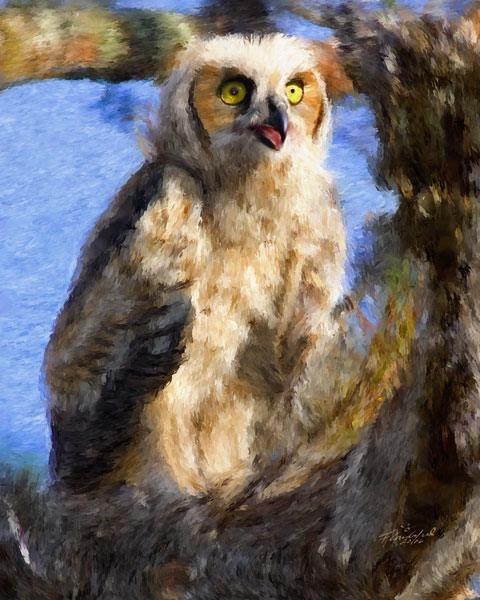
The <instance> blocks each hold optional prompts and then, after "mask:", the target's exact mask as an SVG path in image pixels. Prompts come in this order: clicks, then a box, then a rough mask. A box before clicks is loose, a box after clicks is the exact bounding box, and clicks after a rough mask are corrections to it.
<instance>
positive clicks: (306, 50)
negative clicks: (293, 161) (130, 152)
mask: <svg viewBox="0 0 480 600" xmlns="http://www.w3.org/2000/svg"><path fill="white" fill-rule="evenodd" d="M349 86H350V82H349V80H348V79H347V78H346V76H345V75H344V73H343V70H342V69H341V67H340V64H339V62H338V60H337V58H336V56H335V53H334V51H333V49H332V48H331V47H329V46H327V45H325V44H323V45H322V44H319V43H318V42H317V43H315V44H314V43H311V42H306V41H302V40H299V39H296V38H292V37H289V36H286V35H281V34H274V35H266V36H261V37H260V36H253V37H244V36H240V35H229V36H224V37H215V38H212V39H209V40H201V41H197V42H195V43H194V44H192V45H191V46H190V47H189V48H188V49H187V50H186V51H185V52H184V53H183V54H182V55H180V56H179V59H178V66H177V69H176V70H175V71H174V73H173V74H172V77H171V78H170V79H169V82H168V84H167V86H166V92H167V93H166V97H164V100H163V102H165V101H167V102H168V103H170V107H169V108H167V114H168V113H170V114H169V116H168V119H169V124H170V125H171V126H173V127H174V129H175V131H176V136H177V137H178V136H179V133H180V132H187V130H188V129H189V127H190V129H189V134H188V137H189V139H188V140H185V139H184V140H183V143H184V144H187V145H188V144H190V145H192V146H195V147H196V148H197V151H200V148H202V149H203V150H204V151H207V152H208V153H209V155H210V156H211V157H213V159H214V160H218V161H219V163H222V164H225V163H228V164H232V165H239V164H242V163H244V162H245V161H246V162H248V163H249V164H251V162H252V160H253V161H259V160H281V159H282V158H284V157H286V156H292V155H294V154H295V152H298V151H299V150H301V149H302V148H303V147H304V146H305V145H308V146H309V147H311V148H312V149H315V148H318V147H321V146H323V142H324V141H325V139H326V138H327V137H328V131H329V115H330V102H329V100H330V99H331V98H332V97H333V96H334V95H339V94H341V93H345V92H346V91H348V90H349ZM163 102H162V104H163ZM187 120H188V125H187Z"/></svg>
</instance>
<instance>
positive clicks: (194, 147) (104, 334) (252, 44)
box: [44, 34, 350, 495]
mask: <svg viewBox="0 0 480 600" xmlns="http://www.w3.org/2000/svg"><path fill="white" fill-rule="evenodd" d="M349 86H350V82H349V80H348V79H347V78H346V76H345V75H344V73H343V71H342V69H341V67H340V64H339V62H338V60H337V57H336V55H335V52H334V51H333V49H332V48H331V47H329V46H328V45H325V44H320V43H318V42H317V43H312V42H308V41H302V40H299V39H296V38H293V37H289V36H286V35H281V34H269V35H265V36H252V37H244V36H241V35H230V36H224V37H212V38H210V39H201V40H197V41H195V42H194V43H192V44H191V45H190V46H189V47H188V48H187V49H186V50H184V51H183V52H182V53H181V54H179V55H178V56H177V57H176V58H175V61H174V64H173V70H172V72H171V75H170V77H169V79H168V81H167V82H166V84H165V85H164V88H163V91H162V98H161V107H160V110H159V113H158V119H157V121H156V123H155V125H154V126H153V128H152V131H151V133H150V138H149V145H148V158H147V161H146V162H145V163H144V165H143V166H142V167H141V168H140V170H139V171H138V172H137V173H135V174H134V175H133V176H132V177H131V179H130V180H129V181H128V182H127V183H126V184H125V185H124V187H123V188H122V189H121V190H120V192H119V193H118V195H117V196H116V197H115V198H114V200H113V202H112V203H111V205H110V206H109V207H108V208H107V210H106V212H105V213H104V214H103V215H102V216H101V217H100V219H99V221H98V222H97V223H96V225H95V226H94V228H93V231H92V232H91V234H90V236H89V238H88V240H87V242H86V244H85V246H84V249H83V252H82V255H81V257H80V260H79V263H78V267H77V271H76V274H75V276H74V280H73V283H72V286H71V289H70V295H69V297H68V300H67V302H66V304H65V306H64V308H63V310H62V311H61V313H60V315H59V316H58V319H57V321H56V324H55V327H54V331H53V334H52V336H51V339H50V342H49V344H48V347H47V350H46V354H45V363H44V365H45V376H46V383H47V386H48V390H49V414H50V421H51V431H52V451H51V459H50V462H51V468H52V470H53V473H54V476H55V477H56V479H57V480H58V481H59V482H60V483H61V484H63V485H65V486H67V487H68V488H70V489H71V490H73V491H78V492H84V491H90V490H94V489H96V488H98V487H99V486H105V485H117V484H119V483H122V484H128V485H138V486H142V485H143V484H144V483H145V482H148V485H152V484H157V483H158V484H159V485H165V486H168V485H170V486H174V487H175V489H178V490H180V491H181V492H182V493H186V494H200V495H201V494H212V493H214V492H215V491H216V490H217V491H218V490H222V489H225V490H227V489H230V490H235V489H238V488H239V487H241V486H242V485H245V482H247V481H248V480H249V478H250V477H251V476H252V475H254V474H255V473H256V472H258V470H259V469H262V468H263V467H264V466H265V465H266V464H269V463H270V462H271V461H273V460H276V459H278V457H281V456H283V455H285V454H286V453H288V452H291V451H292V450H293V449H294V448H295V447H296V445H297V444H298V443H299V441H300V440H302V439H303V438H304V437H305V435H308V427H309V423H308V417H307V416H306V415H307V412H308V411H305V410H304V400H305V398H307V401H308V397H309V396H310V395H311V394H312V393H314V392H313V391H312V390H314V388H315V385H314V380H315V377H317V380H318V377H321V376H322V375H321V372H320V371H321V369H320V368H319V366H318V365H319V364H321V356H322V353H324V352H325V346H326V345H327V344H328V340H329V339H330V338H331V336H332V335H334V331H335V322H334V319H333V318H332V308H333V307H334V306H335V304H336V302H337V300H338V298H339V296H340V294H341V287H342V278H343V265H344V258H345V238H344V228H343V224H342V217H341V214H340V211H339V208H338V206H337V198H336V193H335V188H334V186H333V183H332V179H331V176H330V174H329V173H328V172H327V171H326V170H325V169H324V168H323V167H322V162H323V160H324V158H325V154H326V150H327V147H328V142H329V137H330V132H331V103H332V100H333V99H334V98H335V97H337V96H338V95H340V94H343V93H345V92H347V91H349Z"/></svg>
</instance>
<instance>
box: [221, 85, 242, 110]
mask: <svg viewBox="0 0 480 600" xmlns="http://www.w3.org/2000/svg"><path fill="white" fill-rule="evenodd" d="M246 95H247V88H246V87H245V84H244V83H242V82H241V81H236V80H233V81H227V83H224V84H223V85H222V89H221V90H220V98H221V99H222V100H223V102H225V104H240V102H241V101H242V100H244V99H245V96H246Z"/></svg>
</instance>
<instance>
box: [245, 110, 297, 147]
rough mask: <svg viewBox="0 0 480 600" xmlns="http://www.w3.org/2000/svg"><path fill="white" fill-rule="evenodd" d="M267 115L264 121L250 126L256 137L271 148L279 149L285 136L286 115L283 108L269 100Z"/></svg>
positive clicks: (286, 129) (286, 128) (286, 126)
mask: <svg viewBox="0 0 480 600" xmlns="http://www.w3.org/2000/svg"><path fill="white" fill-rule="evenodd" d="M268 108H269V115H268V119H267V120H266V121H265V123H262V124H261V125H255V126H254V127H252V129H253V131H254V132H255V134H256V136H257V138H258V139H259V140H260V141H261V142H262V143H263V144H265V146H268V147H269V148H272V150H280V149H281V147H282V146H283V142H284V141H285V138H286V137H287V131H288V116H287V112H286V111H285V110H284V109H281V108H279V107H278V106H277V105H276V104H275V103H274V102H269V105H268Z"/></svg>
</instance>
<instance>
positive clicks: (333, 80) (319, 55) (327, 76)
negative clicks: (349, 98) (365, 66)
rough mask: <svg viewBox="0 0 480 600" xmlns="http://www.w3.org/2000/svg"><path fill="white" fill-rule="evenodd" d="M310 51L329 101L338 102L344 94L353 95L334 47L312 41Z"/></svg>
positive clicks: (350, 83)
mask: <svg viewBox="0 0 480 600" xmlns="http://www.w3.org/2000/svg"><path fill="white" fill-rule="evenodd" d="M312 49H313V53H314V55H315V58H316V60H317V70H318V72H319V73H320V75H321V76H322V78H323V80H324V81H325V84H326V87H327V96H328V97H329V99H330V100H338V99H339V98H341V97H342V96H345V94H351V93H353V83H352V80H351V79H349V77H348V76H347V74H346V72H345V69H344V67H343V65H342V62H341V59H340V56H339V54H338V52H337V50H336V49H335V47H334V46H333V45H332V44H329V43H327V42H319V41H317V40H314V41H312Z"/></svg>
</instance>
